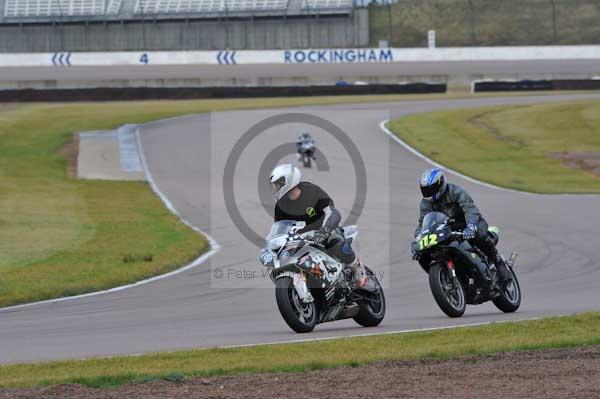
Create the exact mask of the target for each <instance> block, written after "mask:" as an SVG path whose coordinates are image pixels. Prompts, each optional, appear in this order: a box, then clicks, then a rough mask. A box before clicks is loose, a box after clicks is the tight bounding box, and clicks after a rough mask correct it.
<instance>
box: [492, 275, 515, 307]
mask: <svg viewBox="0 0 600 399" xmlns="http://www.w3.org/2000/svg"><path fill="white" fill-rule="evenodd" d="M508 270H510V274H511V281H510V282H509V283H508V284H506V285H505V286H503V287H502V290H501V292H500V295H499V296H498V297H496V298H495V299H493V300H492V302H494V305H496V307H497V308H498V309H500V310H501V311H503V312H504V313H512V312H515V311H516V310H517V309H519V306H521V286H520V285H519V280H517V275H516V274H515V272H514V270H513V269H512V267H508Z"/></svg>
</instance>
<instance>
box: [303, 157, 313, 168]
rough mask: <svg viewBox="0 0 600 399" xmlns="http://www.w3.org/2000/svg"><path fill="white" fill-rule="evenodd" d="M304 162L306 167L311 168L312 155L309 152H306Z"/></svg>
mask: <svg viewBox="0 0 600 399" xmlns="http://www.w3.org/2000/svg"><path fill="white" fill-rule="evenodd" d="M302 162H303V163H304V167H305V168H310V166H311V159H310V157H309V156H308V155H307V154H304V157H303V159H302Z"/></svg>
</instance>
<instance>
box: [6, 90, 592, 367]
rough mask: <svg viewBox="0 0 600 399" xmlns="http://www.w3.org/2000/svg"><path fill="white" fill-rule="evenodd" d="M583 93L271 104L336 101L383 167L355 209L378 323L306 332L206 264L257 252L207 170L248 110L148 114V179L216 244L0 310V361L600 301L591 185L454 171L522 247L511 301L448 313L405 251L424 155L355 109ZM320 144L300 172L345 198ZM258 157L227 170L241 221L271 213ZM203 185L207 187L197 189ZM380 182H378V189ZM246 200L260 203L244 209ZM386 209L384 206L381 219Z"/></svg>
mask: <svg viewBox="0 0 600 399" xmlns="http://www.w3.org/2000/svg"><path fill="white" fill-rule="evenodd" d="M583 98H600V96H598V95H563V96H552V97H547V96H544V97H511V98H500V97H499V98H488V99H482V98H476V99H463V100H436V101H407V102H401V103H400V102H398V103H385V104H383V103H382V104H365V105H346V106H337V107H314V108H294V109H291V110H288V109H286V110H281V112H305V113H311V112H318V113H319V114H320V115H325V114H327V113H328V112H329V111H326V110H332V111H331V117H332V121H333V122H335V123H336V124H338V125H339V126H340V127H341V128H342V130H344V132H345V133H346V134H348V136H349V137H350V138H351V140H352V141H353V142H354V143H355V144H356V146H357V147H358V148H359V149H360V151H361V155H362V157H363V158H364V161H365V164H366V165H367V168H368V170H369V173H370V174H369V176H373V175H375V176H377V175H380V176H388V175H389V178H381V179H369V181H368V193H369V195H368V198H367V203H366V208H365V209H367V210H368V211H369V212H372V215H374V216H373V218H363V219H360V220H359V223H358V224H359V229H360V233H359V239H358V242H359V243H360V255H361V257H362V258H363V259H364V260H365V262H366V263H367V264H369V265H370V266H372V267H373V268H374V269H375V270H378V271H380V272H383V273H385V275H386V278H387V287H386V296H387V302H388V312H387V315H386V319H385V320H384V322H383V324H382V325H381V327H379V328H376V329H363V328H358V327H357V326H356V325H355V324H354V323H353V322H352V321H347V322H340V323H334V324H330V325H322V326H320V327H318V328H317V329H316V331H315V332H314V333H313V334H311V335H310V336H308V337H307V336H298V335H295V334H293V333H292V332H291V331H290V330H289V329H288V328H287V326H286V325H285V324H284V322H283V321H282V320H281V317H280V315H279V313H278V311H277V308H276V305H275V302H274V299H273V289H272V288H271V285H267V286H268V287H269V289H263V288H257V289H250V288H248V287H247V286H238V287H235V288H223V287H221V286H215V285H214V281H213V278H212V272H213V270H214V269H215V268H239V267H240V266H245V265H248V267H256V265H257V260H256V259H257V253H258V252H257V249H256V248H255V247H254V246H253V245H252V244H251V243H249V242H248V241H247V240H245V239H244V238H243V237H242V236H241V234H240V233H239V232H238V230H237V229H236V227H235V226H234V225H233V223H232V221H231V219H230V217H229V215H228V213H227V211H226V209H225V206H224V204H223V203H221V202H219V201H216V200H215V198H218V194H220V193H221V189H222V187H220V186H219V185H220V184H221V183H220V181H213V180H211V170H213V168H215V169H218V168H219V167H222V164H224V162H225V159H224V158H226V156H227V151H229V149H227V148H226V146H225V143H226V141H227V140H230V139H232V138H233V139H235V138H236V137H239V136H241V135H242V134H243V133H244V132H245V131H246V129H248V127H249V123H250V122H251V121H250V120H249V119H248V118H249V116H248V115H249V114H247V113H244V112H227V113H224V114H219V115H220V117H221V118H223V119H224V120H225V121H226V122H227V124H226V126H224V128H227V129H226V130H224V131H219V132H213V134H212V135H210V134H209V130H210V118H209V116H207V115H193V116H187V117H181V118H174V119H170V120H167V121H162V122H156V123H151V124H148V125H145V126H143V127H142V131H141V138H142V141H143V147H144V150H145V157H146V159H147V162H148V166H149V169H150V172H151V174H152V176H153V177H154V180H155V181H156V184H157V186H158V188H159V189H160V190H161V191H162V192H163V193H164V194H165V195H166V197H167V198H169V200H170V201H171V202H172V203H173V205H174V206H175V208H176V209H177V210H178V212H179V213H180V214H181V215H182V216H183V217H184V218H185V219H186V220H188V221H189V222H191V223H192V224H193V225H195V226H197V227H199V228H200V229H202V230H205V231H207V232H208V233H209V234H210V235H211V236H212V237H214V238H215V239H216V240H217V241H218V242H219V243H220V244H221V246H222V249H221V251H220V252H219V253H217V254H216V255H215V256H214V257H212V258H211V259H210V261H209V262H207V263H205V264H203V265H200V266H198V267H196V268H193V269H191V270H187V271H185V272H184V273H181V274H179V275H176V276H172V277H169V278H166V279H162V280H158V281H155V282H153V283H151V284H147V285H144V286H139V287H134V288H131V289H128V290H125V291H119V292H114V293H110V294H106V295H99V296H94V297H87V298H81V299H76V300H72V301H64V302H57V303H46V304H41V305H38V306H32V307H27V308H22V309H14V310H5V311H2V310H0V331H1V339H0V363H14V362H29V361H38V360H49V359H64V358H77V357H88V356H96V355H112V354H125V353H140V352H145V351H158V350H172V349H179V348H190V347H212V346H224V345H240V344H253V343H264V342H276V341H289V340H294V339H300V338H304V339H306V338H321V337H331V336H349V335H353V334H361V333H374V332H386V331H398V330H407V329H418V328H427V327H435V326H451V325H457V324H463V323H464V324H471V323H478V322H485V321H497V320H507V319H526V318H533V317H540V316H547V315H561V314H569V313H574V312H580V311H588V310H598V303H599V302H598V292H600V266H599V264H598V261H597V248H598V245H599V244H600V243H599V242H598V239H597V232H598V219H597V217H595V216H593V217H592V215H598V214H599V211H600V196H562V195H559V196H540V195H530V194H521V193H515V192H510V191H504V190H497V189H493V188H487V187H483V186H480V185H478V184H475V183H471V182H466V181H464V180H463V179H460V178H458V177H454V176H450V178H451V180H453V181H455V182H457V183H459V184H462V185H464V186H465V188H467V189H468V190H469V191H470V192H471V194H472V195H473V196H474V197H475V199H476V201H477V203H478V204H479V205H480V207H481V208H482V210H483V212H484V214H485V215H486V217H487V219H489V220H490V221H491V222H492V223H494V224H498V225H500V227H501V229H502V238H501V242H500V248H501V250H503V251H505V252H506V251H508V250H510V249H516V250H518V251H519V252H520V256H519V259H518V269H519V275H520V279H521V284H522V287H523V292H524V299H523V305H522V308H521V310H520V311H519V312H518V313H516V314H513V315H504V314H501V313H499V312H498V311H497V310H496V309H495V308H494V307H493V306H492V305H483V306H478V307H471V308H469V309H468V310H467V313H466V315H465V317H464V318H462V319H460V320H451V319H448V318H446V317H445V316H444V315H443V314H442V313H441V312H440V310H439V309H438V308H437V306H436V305H435V303H434V301H433V299H432V297H431V294H430V292H429V288H428V285H427V278H426V277H427V276H426V275H425V274H424V273H423V272H422V271H421V270H420V268H419V266H418V265H417V264H416V263H413V262H411V260H410V254H409V242H410V236H411V233H412V231H413V229H414V223H415V219H416V217H417V206H418V201H419V196H418V195H419V193H418V189H417V187H416V181H417V178H418V176H419V175H420V173H421V172H422V170H423V169H425V168H427V167H428V166H429V165H428V164H427V163H426V162H425V161H423V160H422V159H420V158H418V157H417V156H415V155H413V154H411V153H410V152H409V151H407V150H406V149H404V148H403V147H402V146H400V145H398V144H397V143H395V142H393V141H392V140H391V139H390V138H389V137H388V136H387V135H386V134H384V133H383V132H382V131H381V130H380V129H379V124H380V122H381V118H380V113H366V114H365V113H362V112H359V111H360V110H384V111H389V116H390V117H391V118H396V117H400V116H402V115H406V114H409V113H415V112H426V111H433V110H437V109H448V108H464V107H476V106H481V105H493V104H526V103H538V102H547V101H564V100H571V99H583ZM344 109H352V110H356V112H354V114H355V116H354V117H347V116H344V118H342V119H340V117H339V115H338V116H336V112H337V111H338V110H344ZM344 115H348V114H344ZM365 115H366V116H365ZM369 115H372V117H369ZM280 134H282V135H285V137H286V141H289V140H293V138H294V137H295V135H296V134H297V133H296V131H295V130H293V129H289V127H288V128H282V129H281V132H280ZM211 140H212V142H211ZM221 140H222V141H221ZM261 140H262V141H261ZM234 141H235V140H234ZM323 143H326V141H323ZM253 145H256V146H257V147H256V148H261V146H262V147H263V148H267V149H270V148H272V143H270V142H268V140H266V139H261V138H257V140H256V143H253ZM211 148H212V149H216V151H215V152H214V154H219V155H218V156H217V157H214V156H213V158H212V159H211V154H210V151H209V150H210V149H211ZM322 150H323V152H324V153H326V154H327V157H328V161H329V164H330V169H331V172H330V175H328V176H329V177H328V178H327V179H325V178H324V176H321V177H320V176H319V175H318V174H317V173H316V172H311V173H308V177H309V178H310V179H312V180H315V181H317V182H319V184H321V185H323V186H324V187H325V188H326V189H327V191H329V192H330V193H331V194H332V195H333V197H334V198H336V203H338V202H339V206H340V207H341V209H342V212H348V211H349V209H350V205H351V200H352V198H353V196H354V190H355V187H354V184H353V183H352V184H341V183H340V182H344V181H345V180H344V179H345V178H344V176H343V174H340V173H341V172H340V171H343V170H352V169H351V168H352V165H351V164H349V163H348V162H349V161H347V160H346V159H345V158H343V157H341V156H337V154H336V153H335V151H336V149H335V148H333V147H331V148H328V147H327V145H326V144H324V147H323V148H322ZM219 151H220V152H219ZM382 154H389V163H388V162H382V161H381V160H382V158H383V157H382ZM263 157H264V154H261V156H260V157H257V158H259V159H254V158H252V157H245V158H244V157H243V158H241V159H240V163H239V165H238V169H237V170H236V180H235V182H236V195H237V202H238V203H239V204H240V207H241V208H242V210H243V211H247V212H249V214H248V220H249V223H251V224H253V225H257V226H261V227H262V228H265V229H266V228H267V227H268V215H267V214H266V213H265V211H264V210H262V209H260V206H259V202H258V195H257V194H256V187H257V171H258V168H259V166H260V162H261V161H262V159H263ZM221 158H223V159H221ZM385 158H388V157H385ZM319 179H321V180H322V181H321V180H319ZM346 180H348V178H346ZM211 186H212V188H213V190H207V187H211ZM386 187H387V188H386ZM388 188H389V194H388V195H378V193H383V192H387V190H388ZM211 191H212V192H211ZM338 198H339V200H338ZM256 209H259V212H251V211H253V210H256ZM378 214H379V215H380V216H379V218H378V216H377V215H378ZM381 215H383V216H381ZM387 215H389V218H388V217H385V219H383V218H384V216H387ZM245 216H246V215H245ZM384 222H385V223H388V225H386V226H389V234H382V233H381V231H382V226H383V224H382V223H384ZM382 242H390V244H391V245H390V250H389V251H383V252H382V251H381V250H380V249H381V246H382Z"/></svg>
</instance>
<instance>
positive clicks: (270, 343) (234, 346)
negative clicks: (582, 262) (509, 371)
mask: <svg viewBox="0 0 600 399" xmlns="http://www.w3.org/2000/svg"><path fill="white" fill-rule="evenodd" d="M549 317H555V316H549ZM556 317H561V316H556ZM543 318H544V317H540V316H538V317H532V318H526V319H508V320H498V321H482V322H480V323H469V324H457V325H453V326H437V327H425V328H416V329H410V330H394V331H383V332H375V333H363V334H351V335H339V336H335V337H320V338H306V339H295V340H288V341H272V342H263V343H256V344H242V345H227V346H217V347H216V348H217V349H235V348H248V347H251V346H261V345H279V344H299V343H305V342H313V341H331V340H336V339H345V338H360V337H374V336H378V335H393V334H410V333H416V332H427V331H439V330H451V329H455V328H463V327H479V326H487V325H491V324H504V323H520V322H524V321H534V320H541V319H543ZM204 349H212V348H204Z"/></svg>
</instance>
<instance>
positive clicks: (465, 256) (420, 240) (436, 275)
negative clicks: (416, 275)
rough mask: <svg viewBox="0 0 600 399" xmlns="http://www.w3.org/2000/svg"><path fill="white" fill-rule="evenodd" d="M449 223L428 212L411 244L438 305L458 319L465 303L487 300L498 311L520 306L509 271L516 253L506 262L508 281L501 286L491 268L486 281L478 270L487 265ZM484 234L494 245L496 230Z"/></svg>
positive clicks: (440, 215)
mask: <svg viewBox="0 0 600 399" xmlns="http://www.w3.org/2000/svg"><path fill="white" fill-rule="evenodd" d="M450 222H451V219H449V218H448V216H447V215H445V214H443V213H441V212H431V213H428V214H427V215H425V218H424V219H423V228H422V229H421V233H420V234H419V235H418V236H417V237H416V239H415V241H414V243H413V245H414V246H415V247H416V248H417V253H418V254H419V263H420V265H421V267H422V268H423V270H425V272H427V273H428V274H429V286H430V288H431V293H432V294H433V297H434V298H435V301H436V302H437V304H438V306H439V307H440V308H441V309H442V311H444V313H446V314H447V315H448V316H450V317H460V316H462V315H463V313H464V312H465V309H466V305H467V304H469V305H478V304H481V303H483V302H487V301H490V300H491V301H492V302H493V303H494V305H496V307H497V308H498V309H500V310H501V311H503V312H506V313H510V312H515V311H516V310H517V309H518V308H519V306H520V305H521V287H520V286H519V281H518V280H517V275H516V274H515V272H514V269H513V266H514V263H515V259H516V257H517V254H516V253H513V254H512V255H511V257H510V259H509V260H508V261H507V262H506V264H507V266H508V269H509V271H510V273H511V280H510V281H509V282H508V283H507V284H504V285H501V284H500V282H499V279H498V275H497V273H496V269H495V266H493V267H492V268H491V270H492V273H491V276H490V278H491V282H489V281H488V280H486V279H484V276H482V274H481V270H486V269H487V268H488V265H490V262H489V261H488V260H487V259H486V256H485V255H484V254H483V253H482V252H481V251H480V250H479V249H477V248H476V247H473V246H472V245H471V244H469V242H468V241H466V240H463V235H462V232H458V231H452V228H451V227H450ZM488 234H490V237H491V238H492V239H493V240H494V243H495V244H497V243H498V239H499V231H498V229H497V228H495V227H490V229H489V232H488Z"/></svg>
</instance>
